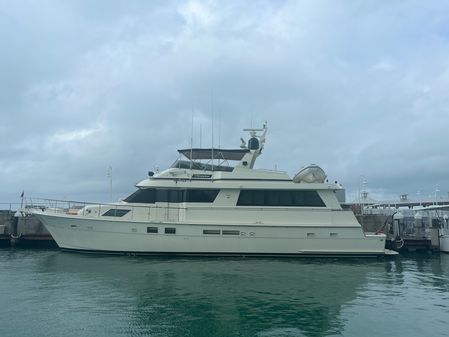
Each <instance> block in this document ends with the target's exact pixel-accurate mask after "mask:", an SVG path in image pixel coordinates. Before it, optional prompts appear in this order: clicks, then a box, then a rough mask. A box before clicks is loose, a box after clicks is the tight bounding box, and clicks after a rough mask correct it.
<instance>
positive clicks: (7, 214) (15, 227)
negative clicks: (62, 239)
mask: <svg viewBox="0 0 449 337" xmlns="http://www.w3.org/2000/svg"><path fill="white" fill-rule="evenodd" d="M14 214H15V211H8V210H7V211H0V246H2V247H8V246H23V247H48V248H53V247H57V245H56V242H55V241H54V240H53V238H52V237H51V235H50V233H49V232H48V231H47V230H46V229H45V227H44V225H43V224H42V223H41V222H40V221H39V220H38V219H37V218H36V217H34V216H28V217H15V216H14Z"/></svg>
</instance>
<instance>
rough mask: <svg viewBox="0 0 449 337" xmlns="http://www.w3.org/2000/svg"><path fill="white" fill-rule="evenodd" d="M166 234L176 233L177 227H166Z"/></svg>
mask: <svg viewBox="0 0 449 337" xmlns="http://www.w3.org/2000/svg"><path fill="white" fill-rule="evenodd" d="M165 234H176V228H173V227H165Z"/></svg>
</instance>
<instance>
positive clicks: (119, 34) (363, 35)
mask: <svg viewBox="0 0 449 337" xmlns="http://www.w3.org/2000/svg"><path fill="white" fill-rule="evenodd" d="M0 46H1V47H0V51H1V52H0V114H1V122H0V202H19V200H20V194H21V192H22V190H25V195H26V196H27V197H43V198H68V199H72V200H89V201H94V200H95V201H107V200H109V180H108V178H107V176H106V173H107V170H108V167H109V166H112V172H113V198H114V199H115V200H117V199H119V198H123V197H125V196H126V195H128V194H130V193H131V192H133V191H134V189H135V188H134V186H133V185H134V184H135V183H136V182H138V181H139V180H142V179H144V178H145V177H146V175H147V172H148V170H153V169H154V168H155V167H159V168H160V169H164V168H166V167H167V166H169V165H170V164H171V163H172V162H173V161H174V160H175V159H176V157H177V152H176V150H177V149H178V148H182V147H189V144H190V133H191V117H192V107H193V110H194V145H196V146H198V145H199V138H200V137H199V135H200V131H199V130H200V127H201V129H202V145H203V146H210V144H211V134H212V132H211V125H212V123H211V120H212V118H211V117H212V113H211V110H212V108H211V106H212V104H211V97H212V96H213V102H214V103H213V107H214V116H215V118H214V121H215V124H214V125H215V132H214V133H215V145H218V143H219V142H220V145H221V146H222V147H228V148H229V147H238V146H239V145H240V141H239V138H240V137H241V136H244V137H245V138H246V137H247V136H246V135H245V134H244V133H243V132H242V129H243V128H245V127H249V126H251V125H253V126H261V125H262V123H263V122H264V121H265V120H267V121H268V125H269V130H268V135H267V143H266V146H265V150H264V153H263V155H262V156H261V157H260V158H259V161H258V163H256V166H257V167H259V168H267V169H274V168H275V167H277V168H278V169H279V170H285V171H288V172H289V174H291V175H293V174H295V172H296V171H297V170H298V169H299V168H301V167H302V166H304V165H306V164H309V163H316V164H319V165H320V166H322V167H323V169H324V170H325V171H326V173H327V175H328V177H329V179H331V180H338V181H339V182H341V183H342V184H343V185H344V186H345V187H346V189H347V199H348V200H353V199H355V194H356V192H357V190H358V189H359V186H360V185H361V182H362V181H363V180H365V181H366V184H365V186H366V189H367V190H368V192H369V195H370V196H371V197H372V198H375V199H393V198H398V196H399V194H402V193H408V194H409V197H410V198H412V199H418V198H419V199H433V198H434V197H435V190H436V187H438V190H439V191H438V193H437V194H438V197H439V198H441V197H444V198H447V195H448V191H449V2H448V1H443V0H441V1H422V0H417V1H369V0H360V1H350V0H346V1H337V0H328V1H317V0H313V1H311V0H310V1H165V0H164V1H132V0H126V1H125V0H124V1H119V0H117V1H100V0H98V1H90V0H89V1H87V0H86V1H81V0H73V1H69V0H67V1H61V0H54V1H51V0H36V1H27V0H21V1H8V0H0ZM218 135H220V137H218ZM219 138H220V139H219ZM0 208H1V207H0Z"/></svg>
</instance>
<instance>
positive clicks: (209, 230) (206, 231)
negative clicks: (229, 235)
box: [203, 229, 220, 235]
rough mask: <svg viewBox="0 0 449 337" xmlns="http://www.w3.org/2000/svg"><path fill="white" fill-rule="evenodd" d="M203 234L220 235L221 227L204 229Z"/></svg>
mask: <svg viewBox="0 0 449 337" xmlns="http://www.w3.org/2000/svg"><path fill="white" fill-rule="evenodd" d="M203 234H214V235H220V230H219V229H203Z"/></svg>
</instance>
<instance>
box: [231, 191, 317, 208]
mask: <svg viewBox="0 0 449 337" xmlns="http://www.w3.org/2000/svg"><path fill="white" fill-rule="evenodd" d="M237 206H296V207H301V206H302V207H325V206H326V205H325V204H324V202H323V200H322V199H321V198H320V196H319V195H318V193H317V192H316V191H307V190H306V191H302V190H301V191H294V190H243V191H241V192H240V195H239V199H238V201H237Z"/></svg>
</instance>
